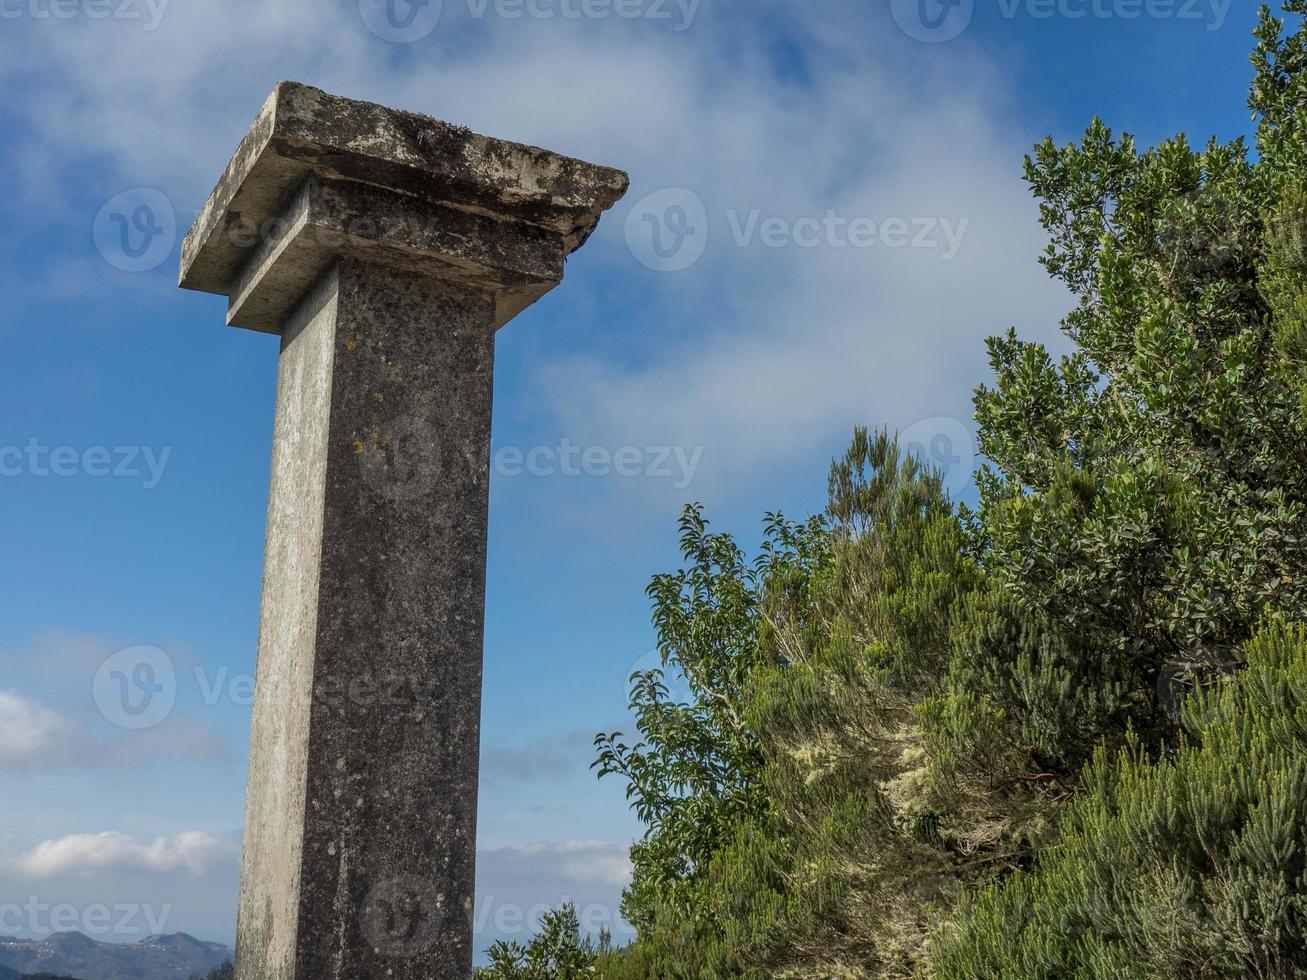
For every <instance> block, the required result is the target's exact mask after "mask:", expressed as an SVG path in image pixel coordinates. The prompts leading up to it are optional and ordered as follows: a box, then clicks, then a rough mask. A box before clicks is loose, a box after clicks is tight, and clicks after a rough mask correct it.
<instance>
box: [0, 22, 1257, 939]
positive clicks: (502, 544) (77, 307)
mask: <svg viewBox="0 0 1307 980" xmlns="http://www.w3.org/2000/svg"><path fill="white" fill-rule="evenodd" d="M384 3H385V0H361V2H358V0H349V2H340V3H335V2H332V3H322V2H320V0H317V2H310V0H278V2H277V3H275V4H258V3H253V2H248V0H226V2H196V0H171V2H164V0H151V2H147V0H56V2H55V3H54V5H53V6H52V5H51V0H0V79H2V80H3V85H4V92H5V93H6V95H7V98H5V99H4V100H3V103H0V177H2V178H3V181H4V186H5V188H6V190H7V193H6V194H4V195H3V196H0V217H2V218H3V221H4V227H5V229H6V233H5V234H4V235H3V236H2V237H0V291H2V293H3V303H2V304H0V341H2V342H3V344H4V357H3V360H2V361H0V500H2V501H3V507H0V541H3V543H4V551H5V555H6V558H7V560H6V561H4V562H3V564H0V603H2V604H3V610H4V616H3V617H2V618H0V934H6V933H8V934H15V933H19V934H31V933H40V932H43V931H46V930H48V929H49V928H50V927H51V925H52V922H51V913H52V910H54V909H55V908H56V907H61V910H62V912H63V916H62V919H61V921H60V922H58V923H53V924H54V925H56V926H60V925H61V926H63V927H71V928H81V929H82V930H83V931H87V932H91V933H93V934H96V935H97V936H99V937H101V938H123V939H132V938H140V936H141V935H143V934H144V932H146V931H153V930H152V929H146V928H145V926H146V925H147V923H148V924H152V925H160V926H162V927H163V929H164V931H169V932H171V931H176V930H184V931H187V932H191V933H194V934H196V935H199V936H201V937H203V938H208V939H215V940H220V941H224V942H230V941H231V939H232V938H233V934H234V926H235V923H234V915H235V907H236V905H235V896H236V888H237V881H236V877H237V876H236V870H235V869H236V862H237V860H238V853H239V837H240V825H241V818H242V803H243V792H244V779H245V753H246V732H247V726H248V721H249V711H250V709H249V703H250V698H249V692H248V678H249V677H250V675H252V673H253V670H254V655H255V639H256V634H257V625H258V600H259V581H260V574H261V558H262V547H263V526H264V509H265V504H266V493H267V482H268V465H269V452H270V437H271V431H272V411H273V400H274V395H275V371H276V351H277V347H276V340H275V338H272V337H269V336H266V335H261V334H255V333H250V332H246V331H239V330H229V329H227V328H225V327H223V326H222V322H223V309H224V307H223V300H221V299H220V298H218V297H211V296H204V295H201V294H195V293H184V292H181V291H179V290H177V289H176V287H175V279H176V266H177V250H176V247H175V246H176V244H177V242H178V241H179V240H180V235H181V234H182V233H184V231H185V229H186V228H187V227H188V226H189V224H190V222H191V220H192V218H193V217H194V214H195V211H196V209H197V208H198V207H199V205H200V204H201V203H202V202H203V200H204V198H205V197H206V196H207V194H208V191H209V189H210V188H211V186H212V183H213V181H214V180H215V179H216V177H217V175H218V173H219V172H220V170H221V168H222V166H223V165H224V164H225V162H226V161H227V159H228V157H229V156H230V153H231V151H232V150H233V149H234V147H235V146H236V144H237V142H238V141H239V139H240V138H241V136H242V135H243V134H244V132H245V130H246V129H247V127H248V125H249V123H250V121H251V120H252V119H253V116H254V114H255V112H256V111H257V109H258V107H259V105H260V104H261V102H262V100H263V98H264V97H265V96H266V94H267V92H268V91H269V90H270V89H271V88H272V86H273V84H274V83H275V82H276V81H278V80H279V79H282V78H293V79H296V80H299V81H304V82H308V83H311V84H314V85H318V86H320V87H322V88H325V89H327V90H329V91H332V92H336V93H339V94H342V95H349V96H353V97H357V98H366V99H372V100H375V101H379V102H383V103H386V104H389V105H394V106H397V107H401V108H406V109H412V110H417V111H422V112H426V113H429V114H431V115H434V116H437V117H440V118H443V119H446V120H449V121H451V122H456V123H462V124H465V125H468V126H470V127H472V128H473V129H475V130H477V131H479V132H483V133H486V134H489V135H493V136H499V137H505V138H511V139H517V140H522V141H525V142H529V143H535V144H538V145H543V146H546V147H549V148H550V149H554V150H558V151H562V152H565V153H569V154H572V155H575V156H580V157H583V158H585V159H588V160H592V161H594V162H598V163H605V164H610V165H613V166H618V167H622V168H623V169H626V170H628V171H629V172H630V173H631V176H632V187H631V190H630V192H629V194H628V196H627V197H626V199H625V200H624V201H623V202H621V203H620V204H618V206H617V207H616V208H615V209H614V210H613V211H612V212H610V213H609V214H608V215H607V216H606V217H605V219H604V221H603V223H602V224H601V227H600V230H599V232H598V233H597V234H596V236H595V237H594V238H593V239H592V241H591V242H590V243H589V244H588V245H587V246H586V248H585V249H583V250H582V251H581V252H580V253H578V254H577V255H576V256H575V257H574V258H573V259H572V260H571V262H570V263H569V266H568V278H567V281H566V282H565V283H564V285H563V286H562V287H560V288H559V289H558V290H557V291H555V292H554V293H552V294H551V295H550V296H548V297H547V298H546V299H545V300H543V301H542V302H541V303H539V304H538V305H537V306H535V307H533V308H532V309H530V310H528V311H527V312H526V313H524V314H523V315H521V316H520V317H519V318H518V319H517V320H515V321H513V322H512V323H511V324H510V325H509V326H508V327H507V328H505V329H504V330H503V331H502V332H501V333H500V335H499V338H498V349H497V376H496V388H495V402H496V405H495V423H494V444H495V449H496V452H497V456H496V460H497V463H496V466H495V469H494V473H493V476H492V489H491V526H490V549H489V556H490V558H489V582H488V584H489V589H488V609H487V629H486V681H485V701H484V708H483V756H484V759H483V763H484V764H483V773H482V791H481V801H480V808H481V818H480V824H481V828H480V840H481V844H480V846H481V859H480V862H479V878H478V891H479V898H478V927H479V934H480V938H481V940H482V945H485V944H486V943H488V942H489V941H490V940H491V939H493V938H496V937H499V936H503V935H517V936H521V935H522V934H523V933H524V931H525V927H524V926H521V925H519V924H518V922H519V918H520V912H521V913H525V912H526V911H528V910H529V909H530V908H531V906H533V905H536V904H537V903H556V902H558V901H559V900H561V899H563V898H572V899H575V900H577V901H578V902H579V903H580V904H581V905H582V907H583V909H585V908H587V907H589V908H590V913H591V914H590V916H589V919H590V921H591V922H592V923H594V924H596V925H597V924H599V923H600V922H602V921H604V919H605V917H606V916H609V917H610V916H611V914H612V910H613V909H614V907H615V905H616V901H617V895H618V893H619V891H620V889H621V886H622V883H623V881H624V880H625V875H626V873H627V866H626V863H625V860H624V851H625V847H626V845H627V844H628V843H629V841H630V840H631V839H632V837H633V836H634V835H635V834H637V833H638V827H637V825H636V823H635V821H634V819H633V818H632V816H631V815H630V814H629V813H628V811H627V809H626V803H625V800H624V798H623V787H622V786H621V785H619V784H618V783H616V782H613V781H607V782H605V783H598V782H596V780H595V779H594V778H593V776H592V774H591V773H590V772H589V770H588V766H589V763H590V761H591V758H592V756H593V753H592V751H591V749H590V741H591V738H592V736H593V733H594V732H596V731H598V730H600V729H611V728H613V727H615V726H620V725H622V724H623V722H624V719H625V715H626V712H625V680H626V678H627V676H628V675H629V674H630V673H631V671H632V670H633V669H635V668H636V667H637V666H645V665H647V664H648V663H649V656H650V651H651V650H652V648H653V645H654V640H653V634H652V631H651V629H650V627H649V625H648V608H647V602H646V600H645V597H644V586H645V585H646V584H647V581H648V579H649V577H650V576H651V575H652V574H653V573H655V572H657V571H663V570H670V569H672V568H674V567H676V564H677V555H676V548H675V545H676V539H675V519H676V517H677V514H678V512H679V510H680V507H681V506H682V505H683V504H684V503H686V502H688V501H691V500H696V501H702V502H703V503H704V504H705V506H706V507H707V510H708V513H709V515H710V517H711V519H712V520H713V522H714V524H715V526H717V527H719V528H724V529H729V530H732V531H735V532H737V533H738V534H739V535H740V536H741V537H742V538H743V539H744V540H746V541H749V542H752V541H754V540H756V537H757V533H758V528H759V518H760V516H761V514H762V513H763V512H764V511H766V510H772V509H777V508H779V509H783V510H785V511H786V512H788V513H790V514H792V515H796V516H797V515H801V514H805V513H808V512H811V511H813V510H816V509H819V508H820V507H821V506H822V502H823V493H824V486H825V474H826V466H827V464H828V462H829V459H830V457H831V456H833V455H835V454H836V453H838V452H839V450H840V448H841V446H842V444H843V443H844V442H845V441H846V439H847V437H848V434H849V432H850V430H851V428H852V426H853V425H855V424H857V423H870V424H877V425H878V424H886V425H889V426H892V427H896V428H900V429H903V430H905V431H906V432H907V433H908V434H909V439H910V441H912V442H914V443H917V444H919V445H921V446H923V447H926V449H927V451H928V452H931V453H937V454H939V455H940V457H941V458H942V459H945V460H961V461H963V462H961V463H955V464H954V465H953V466H952V470H951V473H950V479H951V480H952V482H953V485H954V486H955V488H956V489H957V490H958V491H959V492H960V493H965V492H966V484H967V471H968V469H969V460H970V458H971V455H972V453H973V448H972V445H971V436H970V430H971V423H970V421H969V414H970V412H969V398H970V391H971V389H972V387H973V386H974V385H975V384H977V383H978V382H980V381H982V380H984V379H985V360H984V350H983V344H982V340H983V338H984V337H985V336H986V335H988V334H993V333H996V332H999V331H1002V330H1005V329H1006V328H1007V327H1008V326H1016V327H1017V328H1018V329H1019V330H1020V331H1021V332H1022V333H1023V334H1024V335H1026V336H1028V337H1036V338H1039V339H1043V340H1046V341H1048V342H1050V343H1052V344H1054V345H1055V346H1061V342H1060V341H1059V340H1058V338H1057V329H1056V325H1057V321H1058V318H1059V317H1060V315H1061V314H1062V313H1063V312H1064V310H1065V308H1066V306H1067V299H1066V297H1065V295H1064V294H1063V293H1062V292H1061V291H1060V290H1059V289H1058V288H1057V287H1055V286H1054V285H1052V284H1051V283H1049V282H1048V281H1047V279H1046V277H1045V276H1044V274H1043V272H1042V270H1041V269H1040V267H1039V266H1038V265H1037V263H1036V255H1037V253H1038V251H1039V249H1040V248H1041V246H1042V235H1041V232H1040V229H1039V228H1038V226H1037V224H1036V221H1035V208H1034V205H1033V203H1032V202H1031V201H1030V199H1029V196H1028V194H1027V193H1026V190H1025V188H1024V185H1023V184H1022V182H1021V179H1020V175H1021V156H1022V154H1023V153H1024V152H1025V151H1026V150H1027V149H1028V148H1029V146H1030V145H1031V144H1032V143H1033V142H1034V141H1035V140H1036V139H1038V138H1040V137H1042V136H1043V135H1045V134H1047V133H1052V134H1053V135H1054V136H1055V137H1057V138H1058V139H1059V140H1067V139H1071V138H1073V137H1074V136H1075V135H1076V134H1077V133H1078V132H1080V131H1082V130H1083V128H1084V126H1085V124H1086V123H1087V122H1088V121H1089V119H1090V117H1091V116H1092V115H1094V114H1096V113H1097V114H1099V115H1102V116H1103V117H1104V118H1105V119H1106V121H1107V122H1108V123H1109V125H1112V126H1113V127H1115V128H1118V129H1126V130H1129V131H1131V132H1133V133H1135V134H1136V136H1137V137H1138V138H1139V139H1140V141H1141V142H1144V143H1152V142H1155V141H1157V140H1159V139H1162V138H1165V137H1166V136H1168V135H1170V134H1172V133H1174V132H1176V131H1180V130H1184V131H1186V132H1188V133H1189V134H1190V135H1191V137H1193V138H1194V139H1195V140H1202V139H1206V138H1207V137H1208V136H1210V135H1212V134H1215V135H1217V136H1219V137H1220V138H1222V139H1228V138H1231V137H1233V136H1236V135H1239V134H1241V133H1245V132H1247V131H1248V130H1249V128H1250V123H1249V119H1248V113H1247V111H1246V109H1245V108H1244V93H1245V91H1246V87H1247V83H1248V80H1249V77H1250V69H1249V67H1248V62H1247V54H1248V51H1249V49H1250V47H1251V40H1250V31H1251V28H1252V25H1253V23H1254V10H1253V7H1252V5H1251V4H1232V3H1229V2H1228V0H1174V2H1169V0H959V2H958V3H956V5H955V6H952V7H949V8H941V7H940V6H939V5H938V2H937V0H861V2H856V0H805V2H803V3H797V2H793V3H788V4H787V3H781V2H776V0H748V2H742V0H698V2H693V0H670V2H667V3H664V2H663V0H586V2H583V0H531V2H529V3H528V2H526V0H444V2H443V4H441V3H435V4H429V5H427V6H424V7H416V8H410V7H408V6H407V0H394V3H395V4H396V7H395V8H394V9H393V10H392V11H391V14H392V15H393V14H395V13H397V12H398V13H401V14H403V13H406V12H408V13H412V15H413V19H412V22H411V24H409V26H408V27H406V28H400V27H396V26H394V25H395V24H402V23H404V17H400V18H398V19H395V18H393V17H392V18H390V19H388V18H387V12H386V10H385V7H384ZM920 3H924V7H922V6H920ZM923 11H924V17H923ZM437 14H438V15H439V16H438V17H437V16H436V15H437ZM936 21H938V25H937V26H932V25H934V24H936ZM142 203H148V204H150V205H151V207H152V211H151V212H150V213H149V214H150V216H151V217H152V218H153V219H154V220H153V222H152V223H151V227H153V228H154V230H155V231H156V232H157V233H156V234H154V235H153V237H152V238H151V239H150V245H151V247H150V248H149V249H147V250H146V251H145V253H144V254H142V255H141V256H139V257H134V255H132V254H128V252H125V251H124V250H123V248H122V244H121V241H122V240H121V239H120V238H119V237H118V232H119V223H120V222H121V221H123V220H126V221H127V222H128V223H129V226H130V223H131V222H132V221H133V220H134V219H135V218H137V217H139V216H140V212H138V210H137V209H138V208H139V207H140V205H141V204H142ZM115 215H117V216H118V217H117V218H115ZM141 227H144V226H141ZM655 233H657V234H658V235H659V236H660V237H659V239H658V240H657V241H655V239H654V237H653V236H654V235H655ZM133 234H134V232H133ZM129 241H132V240H131V239H129ZM131 251H132V252H135V251H136V249H135V247H132V248H131ZM569 447H570V448H569ZM533 450H535V451H536V454H535V456H534V457H533V459H534V460H535V462H534V464H533V465H532V466H530V467H523V466H518V465H516V464H515V462H514V460H515V459H516V458H517V456H516V455H515V454H518V453H521V454H523V456H526V455H527V454H530V453H531V452H532V451H533ZM587 450H588V451H590V453H591V455H590V456H589V457H588V458H589V460H590V462H589V463H588V464H587V465H581V463H582V461H583V460H584V459H586V458H587V457H583V456H580V455H579V454H580V453H582V452H584V451H587ZM621 450H625V452H624V454H619V451H621ZM619 458H620V459H622V460H624V464H623V466H622V470H623V472H622V473H620V474H619V473H617V472H615V466H614V465H612V463H613V462H614V461H616V460H617V459H619ZM605 461H607V462H605ZM61 474H62V475H61ZM138 647H149V648H153V649H154V650H155V651H157V653H154V652H150V653H147V654H145V655H144V657H145V661H147V662H152V663H157V664H158V665H159V667H160V670H161V671H171V680H170V681H169V697H170V700H171V701H172V702H173V708H172V711H171V713H170V714H169V715H168V716H167V717H166V718H165V719H163V720H162V721H160V722H159V723H158V724H154V725H151V726H149V727H143V728H139V729H131V728H125V727H123V726H122V725H121V724H116V723H115V722H123V721H124V720H125V719H123V718H122V717H114V714H115V713H114V711H113V710H112V708H110V709H109V710H102V708H101V705H102V704H103V702H104V698H103V691H104V684H105V679H106V677H108V676H109V673H108V671H109V670H110V669H111V668H112V666H113V664H115V663H122V662H124V659H126V660H131V661H132V662H142V656H143V655H142V654H141V653H140V651H139V650H135V648H138ZM124 650H128V651H135V652H129V653H127V654H125V655H124V654H121V653H119V652H120V651H124ZM115 656H117V658H118V659H117V660H112V661H111V660H110V658H111V657H115ZM159 657H162V658H163V659H162V660H159V659H158V658H159ZM133 658H135V659H133ZM151 658H154V659H151ZM160 676H161V677H162V674H160ZM97 678H98V680H97ZM97 692H98V693H99V694H100V695H101V698H100V701H99V702H97ZM126 720H127V721H128V723H132V722H131V720H130V719H126ZM147 720H149V719H147ZM102 906H103V907H107V908H108V909H110V910H117V911H118V913H119V914H117V915H115V916H113V918H114V926H113V927H112V928H105V927H103V926H102V925H101V919H100V918H99V917H98V915H97V914H92V913H95V912H97V910H98V909H99V908H100V907H102ZM120 907H121V908H120ZM43 909H44V910H45V911H42V910H43ZM526 918H528V919H529V915H528V916H526ZM620 937H621V933H620V931H619V938H620Z"/></svg>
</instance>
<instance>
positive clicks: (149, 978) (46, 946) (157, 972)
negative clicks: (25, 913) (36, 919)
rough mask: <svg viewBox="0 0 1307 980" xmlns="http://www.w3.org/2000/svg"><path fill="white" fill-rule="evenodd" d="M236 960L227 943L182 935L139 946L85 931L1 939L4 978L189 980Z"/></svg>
mask: <svg viewBox="0 0 1307 980" xmlns="http://www.w3.org/2000/svg"><path fill="white" fill-rule="evenodd" d="M231 958H232V951H231V949H230V948H229V947H227V946H224V945H222V943H209V942H204V941H203V940H200V939H196V938H195V937H194V936H188V935H187V934H186V933H184V932H176V933H172V934H171V935H167V936H150V937H148V938H146V939H142V940H140V941H139V942H135V943H102V942H97V941H96V940H94V939H91V938H90V937H89V936H85V935H83V934H82V933H80V932H60V933H55V934H54V935H51V936H46V937H44V938H42V939H3V938H0V980H21V978H22V977H24V976H28V975H30V974H34V973H47V974H54V975H56V976H60V977H73V978H76V980H189V978H190V977H191V975H192V974H195V973H198V974H200V975H201V976H203V975H204V974H206V973H208V972H209V971H210V970H212V969H213V968H214V967H218V966H221V965H222V964H223V963H225V962H226V961H227V960H229V959H231Z"/></svg>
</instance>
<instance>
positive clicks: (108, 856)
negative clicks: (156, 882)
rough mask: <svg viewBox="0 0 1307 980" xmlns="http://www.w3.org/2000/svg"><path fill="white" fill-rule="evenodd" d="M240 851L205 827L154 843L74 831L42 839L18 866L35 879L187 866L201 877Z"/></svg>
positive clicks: (164, 870) (173, 869)
mask: <svg viewBox="0 0 1307 980" xmlns="http://www.w3.org/2000/svg"><path fill="white" fill-rule="evenodd" d="M238 856H239V847H238V846H237V845H236V844H235V843H234V842H232V841H229V840H224V839H222V838H220V837H215V836H214V835H213V834H208V833H204V832H202V831H190V832H187V833H181V834H176V835H174V836H171V837H159V838H156V839H155V840H153V841H150V842H148V843H145V842H141V841H137V840H134V839H133V838H131V837H128V836H127V835H125V834H120V833H115V832H104V833H98V834H74V835H71V836H69V837H60V838H56V839H54V840H47V841H42V842H41V843H40V844H38V845H37V846H36V847H35V848H33V849H32V850H31V851H29V852H27V853H26V854H22V855H20V856H19V857H18V858H17V859H16V860H15V861H14V862H13V864H14V868H15V869H16V870H17V871H18V872H19V873H21V874H24V875H27V876H28V877H31V878H52V877H54V876H56V875H62V874H83V873H99V872H106V871H128V872H142V873H148V874H164V873H169V872H176V871H181V872H185V873H186V874H188V875H191V876H193V877H198V876H200V875H203V874H205V873H207V872H208V871H210V870H212V869H214V868H217V867H221V866H224V865H230V864H231V863H233V862H234V861H235V860H236V859H237V857H238Z"/></svg>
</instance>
